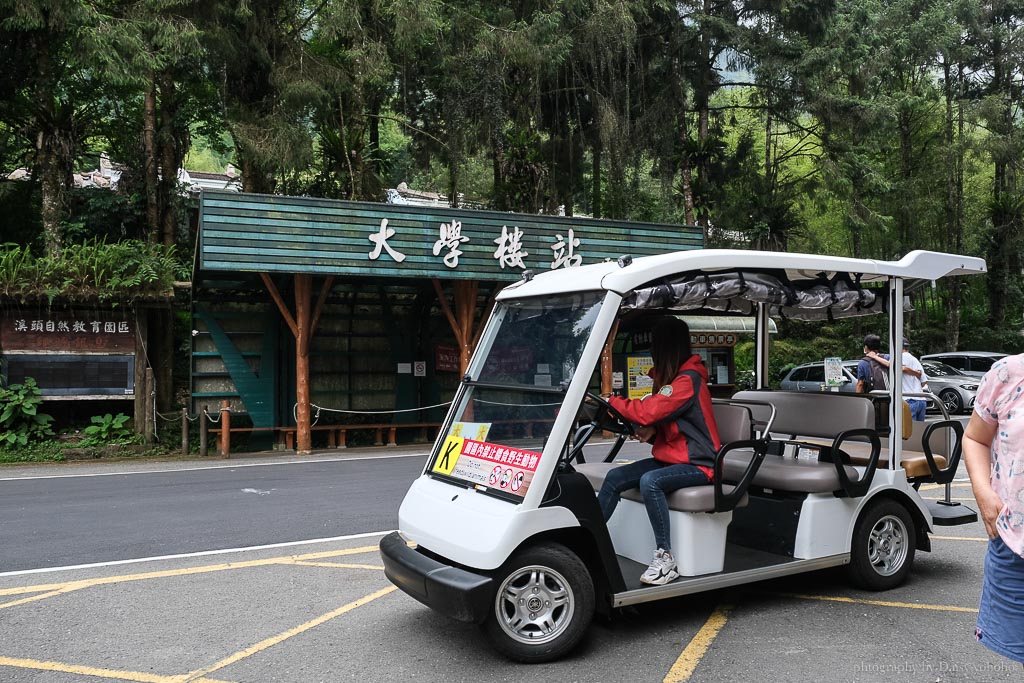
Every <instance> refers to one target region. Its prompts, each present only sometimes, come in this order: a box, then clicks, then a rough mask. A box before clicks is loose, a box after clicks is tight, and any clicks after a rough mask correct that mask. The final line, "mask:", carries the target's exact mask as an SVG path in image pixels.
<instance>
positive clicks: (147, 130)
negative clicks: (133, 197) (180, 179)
mask: <svg viewBox="0 0 1024 683" xmlns="http://www.w3.org/2000/svg"><path fill="white" fill-rule="evenodd" d="M142 150H143V153H144V154H145V161H144V164H145V171H144V172H143V176H142V177H143V182H144V183H145V186H146V227H147V228H148V230H149V239H150V241H151V242H154V243H156V242H159V241H160V190H159V159H158V154H157V149H156V77H155V76H154V75H153V74H150V76H149V82H148V83H147V86H146V93H145V95H144V96H143V108H142Z"/></svg>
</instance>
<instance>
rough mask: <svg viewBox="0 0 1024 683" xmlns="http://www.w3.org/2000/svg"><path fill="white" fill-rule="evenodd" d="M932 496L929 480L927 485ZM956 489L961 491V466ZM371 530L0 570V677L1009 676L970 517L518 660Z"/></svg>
mask: <svg viewBox="0 0 1024 683" xmlns="http://www.w3.org/2000/svg"><path fill="white" fill-rule="evenodd" d="M922 493H923V495H925V496H926V497H935V498H938V497H939V496H940V494H941V490H939V489H928V490H923V491H922ZM953 496H954V498H958V497H959V498H967V497H969V496H970V487H969V485H967V484H966V483H965V482H957V483H956V485H955V487H954V489H953ZM379 538H380V534H376V533H375V534H371V535H367V536H363V537H352V538H348V539H344V540H334V541H331V542H327V543H318V544H307V545H295V546H289V547H284V548H264V549H258V550H247V551H242V552H234V553H230V554H223V555H200V556H194V557H182V558H175V559H171V560H159V561H153V562H140V563H134V564H122V565H114V566H105V567H103V566H100V567H92V568H88V569H76V570H67V571H57V572H48V573H34V574H15V575H8V576H0V680H2V681H5V682H9V683H28V682H29V681H31V682H33V683H58V682H59V683H86V682H90V683H91V682H94V681H103V680H107V681H109V680H115V681H141V682H145V683H186V682H196V681H208V682H209V681H237V682H242V681H245V682H249V681H252V682H257V681H288V682H291V681H295V682H306V681H332V682H333V681H343V680H359V681H407V680H429V681H433V680H445V681H485V682H487V681H516V682H520V681H523V680H559V681H614V680H631V681H669V682H682V681H708V682H718V681H722V682H725V681H736V680H755V681H783V680H785V681H808V682H810V681H820V680H823V679H827V680H833V681H977V680H987V681H999V680H1012V681H1020V680H1021V676H1022V672H1021V666H1020V665H1019V664H1015V663H1013V662H1010V661H1009V660H1006V659H1003V658H1001V657H999V656H997V655H995V654H993V653H991V652H989V651H988V650H987V649H985V648H983V647H981V646H980V645H978V644H976V643H975V642H974V640H973V629H974V620H975V617H976V608H977V603H978V597H979V592H980V585H981V567H982V557H983V555H984V552H985V548H986V539H985V538H984V530H983V528H982V526H981V524H980V523H975V524H971V525H967V526H961V527H953V528H952V529H942V528H939V529H938V532H937V533H936V535H935V536H934V537H933V541H932V547H933V551H932V552H931V553H919V554H918V557H917V561H916V563H915V568H914V572H913V574H912V575H911V579H910V581H909V582H908V583H907V584H906V585H904V586H902V587H901V588H899V589H896V590H893V591H889V592H886V593H865V592H860V591H855V590H852V589H850V588H849V587H848V586H847V585H846V583H845V580H844V577H843V574H842V572H841V571H825V572H818V573H816V574H812V575H806V576H803V577H795V578H790V579H784V580H777V581H771V582H765V583H762V584H756V585H750V586H746V587H744V588H742V589H731V590H726V591H718V592H713V593H707V594H702V595H696V596H689V597H686V598H680V599H678V600H673V601H669V602H662V603H654V604H651V605H646V606H642V607H640V608H638V609H635V610H630V611H628V612H625V613H622V614H619V615H617V616H616V617H615V618H614V619H612V620H610V621H604V620H599V621H597V622H596V623H595V624H594V626H593V628H592V629H591V631H590V634H589V636H588V638H587V639H586V640H585V642H584V643H583V645H582V646H581V647H580V648H578V649H577V651H575V652H574V653H573V654H572V655H571V656H569V657H568V658H566V659H564V660H562V661H559V662H554V663H551V664H544V665H534V666H527V665H519V664H513V663H510V662H508V661H506V660H504V659H502V658H500V657H499V656H497V655H495V654H494V653H493V652H492V651H491V650H490V649H489V648H488V647H487V645H486V643H485V641H484V639H483V635H482V634H481V632H480V629H479V627H477V626H474V625H467V624H461V623H458V622H454V621H450V620H448V619H445V618H444V617H441V616H439V615H437V614H435V613H434V612H432V611H431V610H429V609H427V608H426V607H423V606H422V605H420V604H419V603H417V602H416V601H415V600H413V599H412V598H410V597H408V596H406V595H404V594H403V593H401V592H399V591H396V590H394V589H393V587H392V586H391V585H390V584H389V583H388V581H387V579H386V578H385V577H384V575H383V572H382V567H381V562H380V557H379V555H378V553H377V542H378V540H379Z"/></svg>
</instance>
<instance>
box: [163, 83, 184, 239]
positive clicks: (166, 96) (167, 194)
mask: <svg viewBox="0 0 1024 683" xmlns="http://www.w3.org/2000/svg"><path fill="white" fill-rule="evenodd" d="M178 108H179V107H178V98H177V89H176V87H175V84H174V79H173V77H172V76H171V74H170V73H168V72H166V71H165V72H163V73H161V74H160V134H159V135H158V136H157V143H158V147H159V150H160V185H159V189H160V192H159V202H160V235H161V239H162V241H163V244H164V246H167V247H172V246H174V242H175V238H176V237H177V228H178V171H179V170H180V169H181V164H182V161H183V159H184V157H185V153H184V150H183V149H182V148H181V140H179V138H178V136H177V135H176V131H175V129H174V128H175V124H176V118H177V115H178Z"/></svg>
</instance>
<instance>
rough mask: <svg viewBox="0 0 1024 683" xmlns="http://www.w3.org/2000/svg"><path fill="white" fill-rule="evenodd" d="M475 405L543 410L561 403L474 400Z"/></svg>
mask: <svg viewBox="0 0 1024 683" xmlns="http://www.w3.org/2000/svg"><path fill="white" fill-rule="evenodd" d="M473 400H474V401H476V402H477V403H486V404H487V405H491V406H508V407H509V408H543V407H545V406H560V405H562V404H561V403H557V402H556V403H499V402H498V401H485V400H483V399H482V398H474V399H473Z"/></svg>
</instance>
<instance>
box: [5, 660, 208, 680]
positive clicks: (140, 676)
mask: <svg viewBox="0 0 1024 683" xmlns="http://www.w3.org/2000/svg"><path fill="white" fill-rule="evenodd" d="M0 666H15V667H18V668H20V669H33V670H35V671H59V672H61V673H69V674H80V675H82V676H92V677H94V678H112V679H115V680H118V681H137V682H138V683H178V682H179V681H181V680H182V677H181V676H180V675H178V676H160V675H157V674H150V673H144V672H141V671H115V670H113V669H96V668H94V667H91V666H79V665H77V664H64V663H62V662H42V661H38V660H35V659H15V658H13V657H0ZM189 680H191V681H195V683H227V681H219V680H217V679H214V678H195V679H189Z"/></svg>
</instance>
